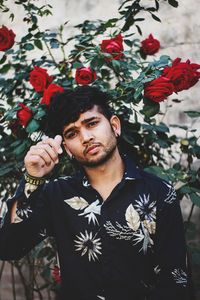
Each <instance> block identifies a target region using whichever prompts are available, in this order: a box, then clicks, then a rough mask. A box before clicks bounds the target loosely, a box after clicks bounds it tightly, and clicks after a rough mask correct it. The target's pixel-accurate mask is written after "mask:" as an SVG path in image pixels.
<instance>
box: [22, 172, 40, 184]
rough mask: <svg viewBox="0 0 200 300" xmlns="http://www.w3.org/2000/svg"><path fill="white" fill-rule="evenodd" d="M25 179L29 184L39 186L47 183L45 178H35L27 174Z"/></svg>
mask: <svg viewBox="0 0 200 300" xmlns="http://www.w3.org/2000/svg"><path fill="white" fill-rule="evenodd" d="M24 179H25V181H26V182H27V183H29V184H32V185H36V186H39V185H41V184H43V183H45V178H44V177H34V176H31V175H29V174H28V173H27V172H26V173H25V174H24Z"/></svg>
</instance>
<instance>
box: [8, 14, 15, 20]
mask: <svg viewBox="0 0 200 300" xmlns="http://www.w3.org/2000/svg"><path fill="white" fill-rule="evenodd" d="M14 17H15V16H14V14H13V13H12V14H10V16H9V19H11V21H13V20H14Z"/></svg>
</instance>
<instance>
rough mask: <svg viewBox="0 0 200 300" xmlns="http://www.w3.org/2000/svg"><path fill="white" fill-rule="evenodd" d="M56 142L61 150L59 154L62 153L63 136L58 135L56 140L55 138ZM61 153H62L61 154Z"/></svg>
mask: <svg viewBox="0 0 200 300" xmlns="http://www.w3.org/2000/svg"><path fill="white" fill-rule="evenodd" d="M54 141H55V142H56V143H57V144H58V146H59V149H58V151H59V152H58V153H60V154H61V153H62V152H63V151H62V148H61V143H62V136H61V135H56V136H55V138H54ZM60 151H61V152H60Z"/></svg>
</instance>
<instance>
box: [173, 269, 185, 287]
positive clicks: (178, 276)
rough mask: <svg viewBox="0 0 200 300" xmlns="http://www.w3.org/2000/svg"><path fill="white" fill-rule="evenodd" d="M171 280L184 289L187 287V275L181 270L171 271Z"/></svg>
mask: <svg viewBox="0 0 200 300" xmlns="http://www.w3.org/2000/svg"><path fill="white" fill-rule="evenodd" d="M172 276H173V279H174V280H175V282H176V283H177V284H181V285H183V286H184V287H186V285H187V274H186V273H185V272H184V271H183V270H182V269H174V270H173V271H172Z"/></svg>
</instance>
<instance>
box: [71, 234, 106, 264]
mask: <svg viewBox="0 0 200 300" xmlns="http://www.w3.org/2000/svg"><path fill="white" fill-rule="evenodd" d="M76 237H77V240H74V242H75V247H76V251H81V256H83V255H85V254H87V255H88V259H89V261H91V260H93V261H95V260H98V255H101V251H100V250H101V241H100V238H96V235H94V236H93V234H92V232H90V233H88V232H87V230H85V235H84V234H83V233H82V232H80V236H78V235H76Z"/></svg>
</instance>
